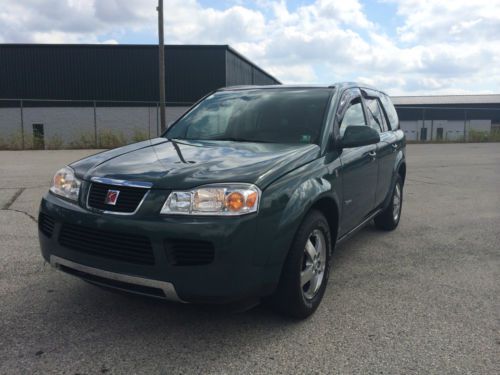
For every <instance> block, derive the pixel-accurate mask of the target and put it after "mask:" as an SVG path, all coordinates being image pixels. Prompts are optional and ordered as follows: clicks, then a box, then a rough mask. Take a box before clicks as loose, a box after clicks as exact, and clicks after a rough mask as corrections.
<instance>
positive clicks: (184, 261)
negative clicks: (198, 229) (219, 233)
mask: <svg viewBox="0 0 500 375" xmlns="http://www.w3.org/2000/svg"><path fill="white" fill-rule="evenodd" d="M164 245H165V252H166V254H167V260H168V261H169V263H170V264H172V265H174V266H199V265H203V264H209V263H212V262H213V260H214V256H215V251H214V246H213V244H212V243H211V242H207V241H191V240H165V242H164Z"/></svg>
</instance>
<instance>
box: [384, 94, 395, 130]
mask: <svg viewBox="0 0 500 375" xmlns="http://www.w3.org/2000/svg"><path fill="white" fill-rule="evenodd" d="M380 98H381V99H382V104H383V105H384V110H385V113H386V114H387V118H388V119H389V123H390V127H389V128H390V129H392V130H396V129H399V118H398V113H397V112H396V109H395V108H394V106H393V105H392V102H391V99H389V97H388V96H387V95H384V94H381V95H380Z"/></svg>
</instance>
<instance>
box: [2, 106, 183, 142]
mask: <svg viewBox="0 0 500 375" xmlns="http://www.w3.org/2000/svg"><path fill="white" fill-rule="evenodd" d="M188 107H189V104H187V103H169V104H168V106H167V124H169V123H171V122H172V121H174V120H175V119H177V118H178V117H179V116H180V115H181V114H182V113H184V112H185V111H186V109H187V108H188ZM159 134H160V122H159V103H158V102H146V101H144V102H138V101H83V100H82V101H79V100H34V99H0V149H61V148H112V147H117V146H121V145H124V144H127V143H131V142H136V141H140V140H144V139H149V138H154V137H156V136H158V135H159Z"/></svg>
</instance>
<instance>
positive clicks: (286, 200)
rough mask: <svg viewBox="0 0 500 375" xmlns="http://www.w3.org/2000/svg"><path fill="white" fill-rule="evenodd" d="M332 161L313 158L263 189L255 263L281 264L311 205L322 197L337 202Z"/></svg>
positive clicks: (335, 179) (336, 181)
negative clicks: (330, 162)
mask: <svg viewBox="0 0 500 375" xmlns="http://www.w3.org/2000/svg"><path fill="white" fill-rule="evenodd" d="M332 164H333V165H328V164H325V160H324V158H320V159H317V160H314V161H313V162H311V163H309V164H307V165H305V166H303V167H300V168H298V169H296V170H295V171H293V172H291V173H289V174H287V175H286V176H283V177H282V178H280V179H279V180H277V181H275V182H274V183H273V184H271V185H270V186H269V187H268V188H267V189H266V190H265V191H264V192H263V199H262V201H261V210H260V212H259V223H258V226H257V228H258V230H257V236H258V239H259V241H258V242H257V246H256V253H255V255H256V257H255V262H256V263H257V264H268V265H280V264H282V263H283V261H284V260H285V258H286V256H287V254H288V250H289V249H290V246H291V243H292V241H293V239H294V237H295V233H296V231H297V229H298V227H299V225H300V223H301V222H302V220H303V219H304V216H305V215H306V214H307V212H308V211H309V210H310V209H311V207H312V206H313V205H314V204H315V203H316V202H317V201H318V200H319V199H321V198H323V197H330V198H332V199H334V200H335V201H336V203H338V201H339V200H338V197H337V193H336V192H337V191H338V189H337V185H338V180H337V178H336V177H335V176H336V174H335V173H330V171H331V170H332V168H333V169H334V168H335V167H334V164H335V162H334V163H332ZM339 186H340V185H339Z"/></svg>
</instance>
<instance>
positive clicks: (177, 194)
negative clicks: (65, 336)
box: [161, 184, 261, 216]
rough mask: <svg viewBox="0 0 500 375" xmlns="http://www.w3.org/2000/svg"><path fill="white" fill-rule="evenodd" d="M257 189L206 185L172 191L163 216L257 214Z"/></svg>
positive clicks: (258, 191)
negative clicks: (187, 189)
mask: <svg viewBox="0 0 500 375" xmlns="http://www.w3.org/2000/svg"><path fill="white" fill-rule="evenodd" d="M260 194H261V193H260V189H259V188H258V187H257V186H255V185H250V184H221V185H219V184H218V185H207V186H202V187H199V188H196V189H193V190H189V191H173V192H172V193H170V195H169V196H168V198H167V201H166V202H165V204H164V205H163V207H162V209H161V213H162V214H180V215H222V216H231V215H244V214H249V213H252V212H257V210H258V208H259V202H260Z"/></svg>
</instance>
